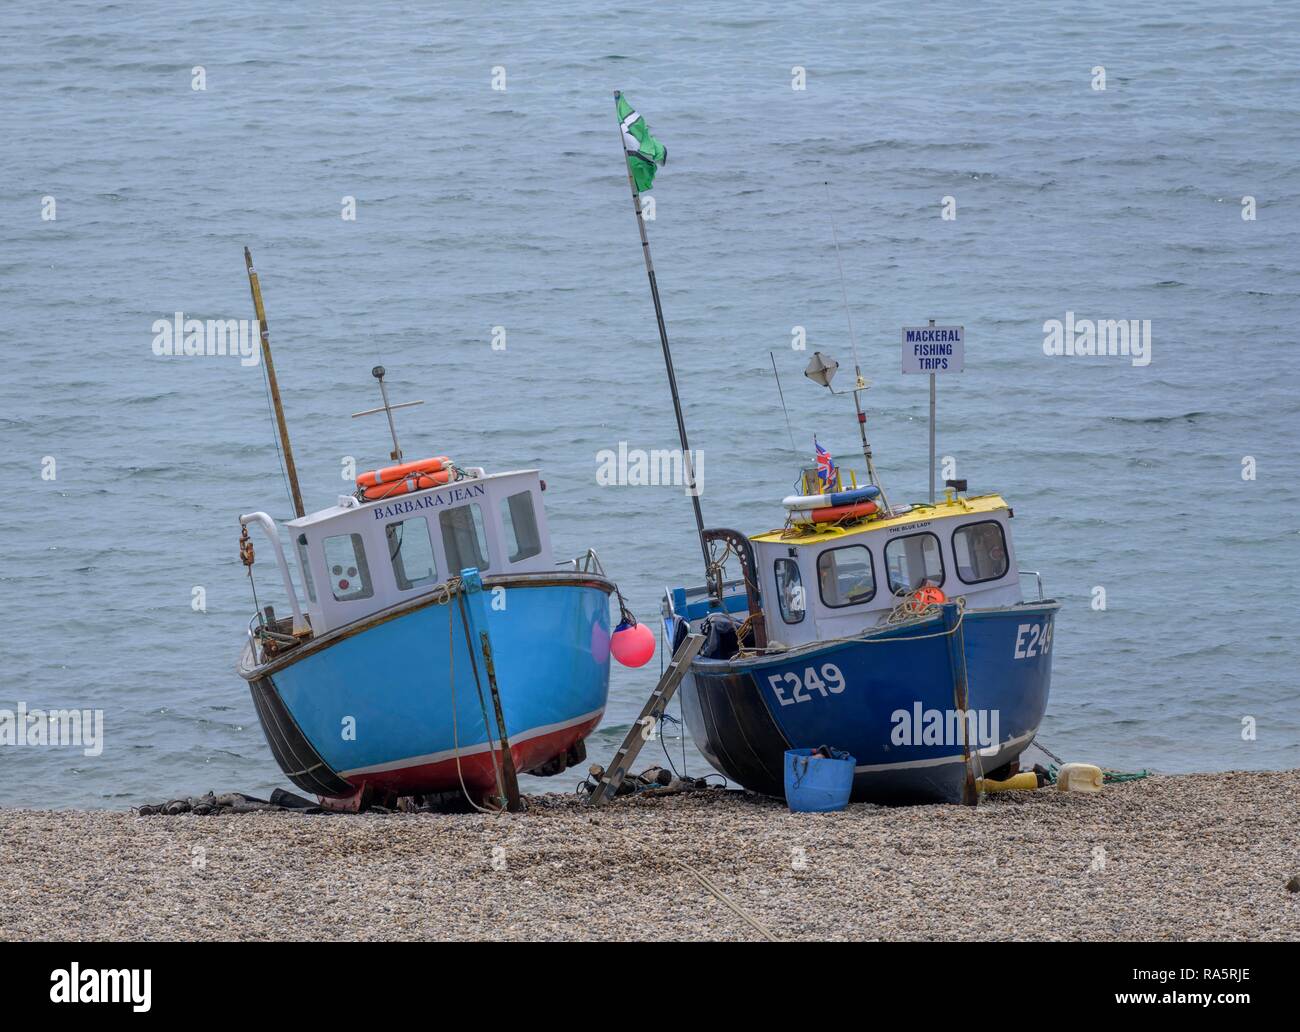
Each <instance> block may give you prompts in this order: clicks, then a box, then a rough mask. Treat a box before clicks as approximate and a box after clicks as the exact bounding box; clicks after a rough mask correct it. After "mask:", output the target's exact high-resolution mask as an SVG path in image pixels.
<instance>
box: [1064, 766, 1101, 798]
mask: <svg viewBox="0 0 1300 1032" xmlns="http://www.w3.org/2000/svg"><path fill="white" fill-rule="evenodd" d="M1101 786H1102V776H1101V768H1100V767H1094V766H1093V765H1092V764H1091V763H1067V764H1065V765H1064V766H1063V767H1062V768H1061V769H1060V770H1059V771H1057V773H1056V787H1057V788H1058V789H1060V790H1061V791H1062V792H1100V791H1101Z"/></svg>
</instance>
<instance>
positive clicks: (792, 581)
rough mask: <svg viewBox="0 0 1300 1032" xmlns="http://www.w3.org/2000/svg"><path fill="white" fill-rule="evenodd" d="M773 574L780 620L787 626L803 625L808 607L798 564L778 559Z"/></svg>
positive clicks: (790, 560) (791, 560) (789, 560)
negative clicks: (774, 574) (774, 573)
mask: <svg viewBox="0 0 1300 1032" xmlns="http://www.w3.org/2000/svg"><path fill="white" fill-rule="evenodd" d="M775 572H776V598H777V603H778V604H779V605H780V608H781V619H782V620H784V621H785V622H786V623H788V624H797V623H803V618H804V614H805V613H806V612H807V611H808V605H807V602H806V601H805V599H804V594H803V578H802V577H801V576H800V575H799V564H798V563H797V562H795V561H794V560H793V559H778V560H777V561H776V566H775Z"/></svg>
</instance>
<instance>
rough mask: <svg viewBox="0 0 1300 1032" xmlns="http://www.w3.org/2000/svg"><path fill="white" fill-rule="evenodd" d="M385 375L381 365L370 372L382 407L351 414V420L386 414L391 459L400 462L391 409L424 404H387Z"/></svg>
mask: <svg viewBox="0 0 1300 1032" xmlns="http://www.w3.org/2000/svg"><path fill="white" fill-rule="evenodd" d="M385 373H387V370H386V369H385V368H384V367H383V366H381V365H377V366H375V368H374V369H372V370H370V375H371V376H373V377H374V378H375V379H376V380H378V381H379V394H380V396H381V397H382V398H383V399H384V403H383V405H381V406H380V407H379V408H372V409H366V410H365V411H364V412H353V413H352V418H353V419H356V418H357V417H358V416H373V415H374V414H375V413H376V412H384V413H387V415H388V432H389V433H390V434H392V435H393V450H392V452H391V458H392V460H393V461H394V462H401V461H402V446H401V445H400V444H398V443H397V424H396V423H394V422H393V409H399V408H412V407H414V406H416V405H423V404H424V402H423V401H404V402H402V403H401V404H399V405H390V404H389V403H388V386H387V385H386V384H385V383H384V375H385Z"/></svg>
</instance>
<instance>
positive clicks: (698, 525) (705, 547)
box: [614, 90, 711, 582]
mask: <svg viewBox="0 0 1300 1032" xmlns="http://www.w3.org/2000/svg"><path fill="white" fill-rule="evenodd" d="M621 96H622V92H621V91H619V90H615V91H614V121H615V123H616V124H617V125H618V126H619V130H618V143H619V146H620V147H621V148H622V149H623V164H624V165H626V166H627V185H628V188H629V189H630V190H631V191H632V209H633V211H635V212H636V228H637V229H638V230H639V231H640V233H641V254H642V256H643V257H644V258H645V272H646V276H647V277H648V278H649V280H650V296H651V297H652V298H654V303H655V321H656V322H657V323H658V324H659V343H660V344H661V345H662V346H663V351H664V368H665V369H667V371H668V389H669V390H670V391H671V392H672V396H673V413H674V414H675V415H676V416H677V437H678V439H679V440H680V441H681V443H682V468H683V469H684V470H685V472H686V489H687V493H688V494H689V495H690V496H691V505H692V506H693V507H694V509H695V530H696V532H697V533H698V534H699V538H700V552H701V554H702V555H703V556H704V575H705V580H706V582H707V580H708V577H709V567H710V566H711V561H710V559H709V544H708V542H707V541H706V540H705V537H704V513H703V512H702V511H701V509H700V495H699V492H698V491H697V490H696V489H695V468H694V465H693V464H692V462H691V446H690V444H689V443H688V442H687V440H686V420H685V419H684V418H683V416H682V399H681V397H680V396H679V395H678V393H677V374H676V373H675V372H674V371H673V354H672V351H671V350H670V349H669V347H668V329H667V327H665V326H664V310H663V305H662V304H660V302H659V284H658V283H657V282H656V280H655V267H654V262H653V261H651V260H650V240H649V238H648V237H647V236H646V232H645V218H644V217H643V216H642V214H641V192H640V191H639V190H638V189H637V188H636V177H635V176H633V175H632V163H631V162H630V161H629V160H628V153H629V152H628V149H627V144H626V143H625V142H624V140H623V127H622V123H621V121H620V120H619V118H618V98H619V97H621Z"/></svg>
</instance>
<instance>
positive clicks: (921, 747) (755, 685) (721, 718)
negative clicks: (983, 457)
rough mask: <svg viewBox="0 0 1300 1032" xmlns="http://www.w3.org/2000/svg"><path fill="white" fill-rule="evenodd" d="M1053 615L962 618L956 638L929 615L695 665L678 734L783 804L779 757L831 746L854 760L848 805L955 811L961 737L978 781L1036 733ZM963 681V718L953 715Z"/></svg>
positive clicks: (1003, 612)
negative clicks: (961, 679) (950, 806)
mask: <svg viewBox="0 0 1300 1032" xmlns="http://www.w3.org/2000/svg"><path fill="white" fill-rule="evenodd" d="M1058 608H1059V605H1058V604H1057V603H1055V602H1044V603H1035V604H1032V605H1018V606H1010V607H1006V608H1002V609H990V610H977V611H967V612H965V613H964V614H962V615H961V617H960V618H959V625H958V626H957V628H956V630H955V631H954V632H952V633H948V632H946V631H945V627H944V624H943V620H942V619H941V618H939V617H936V618H934V619H931V620H927V621H921V622H918V623H913V624H909V625H906V626H904V627H899V628H891V629H888V630H885V631H880V632H872V633H870V634H868V635H864V636H861V637H860V638H856V639H850V640H843V641H838V642H833V643H827V642H822V643H815V644H813V645H809V646H804V647H801V648H798V649H792V650H790V651H789V652H784V653H779V654H774V655H767V656H761V657H756V658H743V659H737V660H716V659H702V660H696V662H695V663H694V664H692V667H691V671H690V673H689V674H688V676H687V677H686V679H685V680H684V681H683V684H682V689H681V692H682V700H683V701H682V705H683V709H684V711H685V716H686V723H687V726H688V728H689V729H690V732H691V735H692V737H693V739H694V741H695V743H696V745H697V746H698V747H699V748H700V751H701V752H702V753H703V754H704V756H705V757H706V758H707V759H708V760H709V762H710V763H712V764H713V765H714V766H715V767H717V768H718V770H720V771H722V773H724V774H725V775H727V777H729V778H731V779H732V780H734V781H737V782H739V783H740V784H741V785H743V786H744V787H745V788H748V789H750V790H752V791H755V792H761V793H764V794H767V795H773V796H784V794H785V786H784V754H785V751H786V750H787V749H795V748H815V747H816V746H819V745H829V746H833V747H835V748H839V749H844V750H846V751H847V752H849V753H850V754H851V755H852V756H853V757H854V760H855V763H856V768H855V774H854V781H853V796H852V798H853V799H854V800H855V801H861V802H876V803H886V804H916V803H945V802H960V801H961V800H962V793H963V788H964V785H965V781H966V763H965V756H964V752H963V748H962V736H963V734H965V735H968V736H969V740H970V741H971V742H972V763H971V766H972V768H973V769H974V773H975V775H976V776H980V775H982V774H983V773H988V772H992V771H995V770H997V769H998V768H999V767H1002V766H1004V765H1006V764H1008V763H1010V762H1012V761H1013V760H1015V759H1016V758H1017V757H1018V756H1019V755H1020V753H1021V752H1022V751H1023V750H1024V748H1025V747H1026V746H1027V745H1028V744H1029V743H1030V742H1031V741H1032V740H1033V737H1034V735H1035V734H1036V733H1037V731H1038V726H1039V723H1040V722H1041V720H1042V718H1043V714H1044V712H1045V711H1046V709H1047V699H1048V694H1049V691H1050V688H1051V670H1052V667H1051V662H1052V660H1051V640H1052V629H1053V626H1054V622H1055V616H1056V611H1057V609H1058ZM1035 628H1036V630H1035ZM1040 644H1041V645H1045V647H1039V646H1040ZM959 673H961V674H964V676H965V678H966V683H967V685H968V695H967V699H968V701H967V707H966V708H967V712H968V713H969V714H970V715H969V716H967V717H965V718H961V717H955V716H954V714H955V713H956V704H955V701H954V700H955V694H954V680H955V676H956V675H957V674H959Z"/></svg>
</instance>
